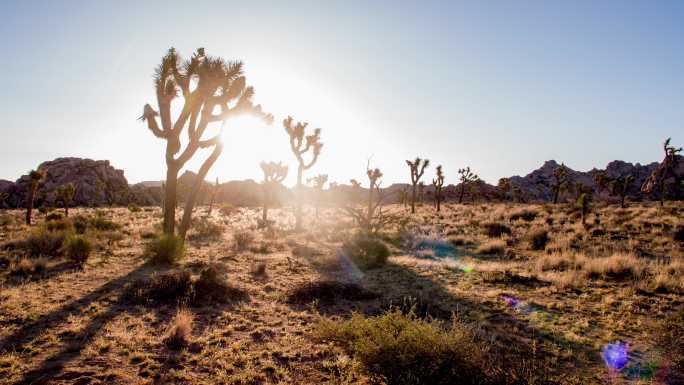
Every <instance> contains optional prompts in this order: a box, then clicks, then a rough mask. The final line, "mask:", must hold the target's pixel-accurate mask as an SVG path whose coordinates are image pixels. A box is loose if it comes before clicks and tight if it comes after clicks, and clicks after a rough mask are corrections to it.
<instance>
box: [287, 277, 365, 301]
mask: <svg viewBox="0 0 684 385" xmlns="http://www.w3.org/2000/svg"><path fill="white" fill-rule="evenodd" d="M377 297H378V294H376V293H374V292H372V291H370V290H368V289H365V288H363V287H362V286H360V285H358V284H356V283H347V282H340V281H333V280H323V281H315V282H305V283H303V284H301V285H298V286H296V287H295V288H294V289H292V290H291V291H290V292H289V293H288V295H287V302H288V303H295V304H307V303H311V302H314V301H318V302H321V303H324V304H330V303H334V302H336V301H338V300H341V299H345V300H348V301H365V300H370V299H374V298H377Z"/></svg>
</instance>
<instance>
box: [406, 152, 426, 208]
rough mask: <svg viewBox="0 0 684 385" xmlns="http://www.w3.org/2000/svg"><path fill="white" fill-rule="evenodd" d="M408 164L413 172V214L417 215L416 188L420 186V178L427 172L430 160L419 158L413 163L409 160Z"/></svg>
mask: <svg viewBox="0 0 684 385" xmlns="http://www.w3.org/2000/svg"><path fill="white" fill-rule="evenodd" d="M406 164H407V165H408V166H409V169H410V170H411V213H415V212H416V192H417V191H416V188H417V186H418V182H419V181H420V178H421V177H422V176H423V173H424V172H425V168H426V167H427V166H429V165H430V160H429V159H420V158H419V157H416V160H414V161H413V162H411V161H410V160H407V161H406Z"/></svg>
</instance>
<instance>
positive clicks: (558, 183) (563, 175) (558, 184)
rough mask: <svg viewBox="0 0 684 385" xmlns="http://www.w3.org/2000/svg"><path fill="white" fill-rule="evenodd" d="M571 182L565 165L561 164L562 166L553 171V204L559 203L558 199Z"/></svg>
mask: <svg viewBox="0 0 684 385" xmlns="http://www.w3.org/2000/svg"><path fill="white" fill-rule="evenodd" d="M569 181H570V179H569V177H568V169H567V167H565V164H562V163H561V165H560V166H558V167H557V168H556V169H555V170H553V185H551V191H552V192H553V204H557V203H558V197H559V196H560V193H561V191H563V189H564V188H566V187H567V184H568V182H569Z"/></svg>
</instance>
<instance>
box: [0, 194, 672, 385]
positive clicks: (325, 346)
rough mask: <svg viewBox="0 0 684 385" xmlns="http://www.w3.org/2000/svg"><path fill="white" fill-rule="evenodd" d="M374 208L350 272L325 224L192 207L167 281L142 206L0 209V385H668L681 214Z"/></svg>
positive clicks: (152, 222)
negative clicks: (370, 231)
mask: <svg viewBox="0 0 684 385" xmlns="http://www.w3.org/2000/svg"><path fill="white" fill-rule="evenodd" d="M386 209H387V210H389V212H391V213H393V214H394V215H396V218H398V219H397V221H395V222H393V223H392V224H391V225H388V226H387V227H386V228H384V229H382V231H381V232H380V234H379V236H380V238H381V239H382V241H383V243H384V245H386V246H387V248H388V250H389V257H388V258H387V260H386V261H384V260H378V261H375V260H374V261H375V262H377V263H375V262H373V261H372V263H368V264H365V262H368V258H369V257H368V255H370V254H372V253H373V250H371V251H368V250H364V246H363V244H361V245H359V238H358V236H355V233H356V232H357V228H356V226H355V225H354V223H353V222H352V220H351V219H350V218H349V217H348V216H347V215H345V212H344V211H343V210H341V209H338V208H322V209H321V210H320V213H319V215H318V217H316V215H315V214H314V210H313V208H307V211H306V217H305V219H306V220H305V226H304V227H305V230H304V231H301V232H295V231H293V228H294V216H293V213H292V209H290V208H278V209H272V210H270V212H269V215H270V219H271V220H273V221H274V223H273V224H272V225H271V226H268V227H267V228H264V229H259V228H257V223H258V220H257V219H258V218H260V217H261V211H260V209H259V208H237V207H230V206H224V207H221V208H220V209H217V208H214V210H213V212H212V213H211V214H210V215H208V214H207V211H208V208H207V207H199V208H197V209H196V210H195V216H194V217H195V219H194V225H193V228H192V230H191V231H190V233H189V235H188V241H187V242H186V244H185V252H184V255H183V256H182V257H180V258H178V259H177V260H175V261H174V263H171V264H169V263H166V264H164V263H158V261H157V263H155V261H154V260H151V257H150V255H151V253H153V252H152V251H150V250H151V249H150V246H149V244H150V243H151V242H153V240H154V239H156V238H155V236H156V234H157V233H159V231H160V222H161V209H160V208H159V207H142V208H138V207H129V208H125V207H122V208H100V209H94V208H76V209H71V210H70V216H69V218H68V219H67V218H61V216H60V215H54V214H55V213H58V212H61V210H55V211H53V212H52V213H42V214H38V213H36V214H35V215H36V217H35V218H34V225H33V226H32V227H28V226H26V225H24V224H23V215H24V211H22V210H3V211H0V245H1V246H0V325H1V327H0V383H2V384H15V383H33V384H167V383H175V384H207V383H216V384H323V383H325V384H374V383H389V384H394V383H398V384H401V383H426V384H429V383H483V384H485V383H497V384H498V383H500V384H604V383H614V384H676V383H681V382H679V381H681V377H680V376H681V370H682V363H683V362H682V360H683V358H682V346H684V344H682V342H683V341H684V340H683V338H684V337H683V335H684V333H683V332H682V329H683V328H684V326H682V322H681V321H682V317H683V316H682V313H681V309H682V308H683V307H684V306H683V302H684V242H683V239H682V238H684V234H682V232H683V230H682V226H683V225H684V205H683V204H682V203H681V202H679V203H673V202H666V204H665V206H664V207H660V206H659V205H658V203H648V204H646V203H631V204H630V205H629V206H628V207H627V208H624V209H623V208H620V207H619V205H618V206H615V205H602V204H599V205H597V206H596V207H595V209H594V210H593V212H592V213H591V214H590V215H588V216H587V218H586V223H585V224H584V225H583V224H582V219H581V213H580V212H579V211H578V209H577V208H575V207H574V205H568V204H558V205H551V204H544V205H542V204H538V205H536V204H513V203H487V204H469V205H456V204H452V203H446V204H444V205H443V206H442V210H441V212H436V211H435V210H434V208H433V207H432V205H429V204H424V205H419V207H418V210H417V212H416V213H415V214H410V212H409V211H408V210H407V209H406V208H405V207H402V206H400V205H391V206H388V207H386ZM47 218H50V219H49V220H48V219H47ZM73 234H80V235H78V236H79V237H81V238H85V239H87V240H88V244H89V246H90V247H84V249H86V251H83V250H82V249H79V248H78V247H77V246H74V245H73V242H71V243H69V242H68V239H70V237H73V236H74V235H73ZM67 244H70V245H71V246H68V245H67ZM79 250H81V251H80V252H79ZM364 253H365V254H364ZM367 254H368V255H367ZM380 254H382V251H381V252H380ZM79 256H80V257H79ZM678 311H679V312H680V313H679V314H678ZM677 317H680V318H679V322H677ZM413 332H415V333H418V334H414V335H411V333H413ZM402 333H403V334H402ZM412 337H415V338H412ZM418 337H419V338H418ZM621 354H623V355H625V357H621ZM615 360H617V361H620V360H622V361H623V362H617V363H616V362H615ZM625 360H626V361H625ZM416 374H420V376H417V375H416Z"/></svg>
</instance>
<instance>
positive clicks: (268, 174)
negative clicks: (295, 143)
mask: <svg viewBox="0 0 684 385" xmlns="http://www.w3.org/2000/svg"><path fill="white" fill-rule="evenodd" d="M260 166H261V171H263V172H264V183H271V182H275V183H281V182H282V181H283V180H285V178H287V172H288V167H287V165H284V164H282V162H278V163H276V162H261V163H260Z"/></svg>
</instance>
